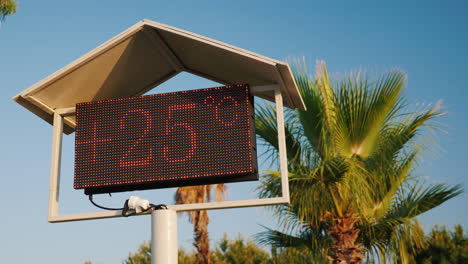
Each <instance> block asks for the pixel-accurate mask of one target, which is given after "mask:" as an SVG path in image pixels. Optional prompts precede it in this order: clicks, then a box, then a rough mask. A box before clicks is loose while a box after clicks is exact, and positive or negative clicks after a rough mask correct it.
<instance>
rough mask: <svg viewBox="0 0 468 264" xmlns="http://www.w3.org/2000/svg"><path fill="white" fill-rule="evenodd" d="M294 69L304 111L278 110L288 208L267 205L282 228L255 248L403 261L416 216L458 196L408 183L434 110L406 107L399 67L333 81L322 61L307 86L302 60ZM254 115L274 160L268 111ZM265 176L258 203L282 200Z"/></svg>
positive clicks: (414, 239) (413, 238)
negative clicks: (375, 75)
mask: <svg viewBox="0 0 468 264" xmlns="http://www.w3.org/2000/svg"><path fill="white" fill-rule="evenodd" d="M293 72H294V76H295V79H296V82H297V84H298V86H299V89H300V91H301V94H302V97H303V99H304V102H305V105H306V107H307V110H306V111H302V110H297V111H293V110H286V113H285V116H286V127H285V132H286V145H287V153H288V154H287V156H288V167H289V172H290V174H289V183H290V190H291V204H290V205H283V206H277V207H275V214H277V216H278V217H279V219H280V220H281V221H280V224H281V225H282V226H283V228H284V230H283V231H278V230H274V229H267V231H266V232H263V233H261V234H259V240H260V242H263V243H267V244H270V245H272V246H273V247H294V248H298V249H301V250H304V249H306V250H307V252H309V254H310V255H311V258H312V257H314V258H320V257H322V258H323V257H324V256H327V255H328V259H329V260H330V262H331V263H362V261H363V259H364V258H365V256H373V259H378V260H380V262H383V263H384V262H385V261H386V260H389V259H393V260H399V262H398V263H408V262H409V260H410V258H411V255H412V253H414V252H411V251H412V248H411V247H408V246H407V245H416V246H418V247H419V246H422V244H423V241H424V239H423V232H422V231H421V229H420V227H419V224H418V221H417V219H416V217H417V216H418V215H420V214H422V213H424V212H426V211H428V210H430V209H432V208H434V207H436V206H438V205H440V204H441V203H443V202H445V201H446V200H448V199H450V198H452V197H454V196H456V195H458V194H460V193H461V192H462V190H461V186H459V185H456V186H453V187H450V186H447V185H445V184H432V185H429V184H426V183H424V182H423V181H421V180H420V179H418V178H417V177H415V168H416V165H417V162H418V160H419V159H420V158H421V154H423V152H424V150H427V148H429V147H430V146H431V141H432V140H431V135H432V133H433V132H434V128H437V126H436V125H435V124H434V122H433V119H434V118H436V117H438V116H440V115H441V114H442V113H441V112H440V110H439V109H440V107H439V104H436V105H435V106H433V107H431V108H428V109H416V111H408V110H409V109H410V108H411V107H412V105H409V104H406V103H405V101H404V99H403V98H402V92H403V89H404V87H405V84H406V74H405V73H403V72H402V71H400V70H397V69H394V70H391V71H389V72H388V73H386V74H384V75H382V76H380V77H378V78H376V79H373V78H370V77H369V76H368V75H366V74H363V73H361V72H357V73H354V74H350V75H349V76H347V77H345V78H343V79H342V80H340V81H336V82H331V81H330V79H329V76H328V73H327V69H326V66H325V63H324V62H319V63H318V64H317V68H316V77H315V80H314V79H313V78H312V77H310V76H311V75H310V74H309V73H308V71H307V67H306V64H305V62H304V61H298V62H296V63H295V67H294V69H293ZM256 112H257V116H256V125H255V126H256V133H257V135H258V136H259V138H260V139H261V140H262V141H263V143H264V144H265V145H266V146H267V147H268V149H267V151H266V153H267V154H272V155H273V154H275V155H276V153H277V151H278V143H277V139H276V135H277V126H276V123H275V116H276V113H275V109H274V108H273V107H272V106H271V105H264V106H258V107H257V110H256ZM264 178H265V179H266V180H264V181H263V182H262V185H261V187H260V196H261V197H272V196H278V195H279V194H281V188H280V180H279V172H276V171H269V172H268V174H267V175H266V177H264ZM395 263H396V262H395Z"/></svg>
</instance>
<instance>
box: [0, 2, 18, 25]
mask: <svg viewBox="0 0 468 264" xmlns="http://www.w3.org/2000/svg"><path fill="white" fill-rule="evenodd" d="M17 8H18V4H17V3H16V1H13V0H0V22H2V21H3V20H5V18H6V17H7V16H9V15H13V14H15V13H16V9H17Z"/></svg>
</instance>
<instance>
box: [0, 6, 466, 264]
mask: <svg viewBox="0 0 468 264" xmlns="http://www.w3.org/2000/svg"><path fill="white" fill-rule="evenodd" d="M409 2H410V1H386V2H385V3H378V1H359V4H357V3H356V2H355V1H271V0H270V1H216V2H214V1H155V0H154V1H144V0H141V1H115V0H114V1H110V0H102V1H90V0H83V1H47V0H46V1H28V0H23V1H20V8H19V10H18V14H17V15H15V16H12V17H9V18H8V19H7V21H6V23H5V24H3V25H2V27H1V28H0V91H1V94H0V120H1V121H2V124H1V130H0V131H1V132H0V133H1V137H0V146H1V149H0V168H1V170H0V177H1V179H2V181H1V182H2V184H0V201H2V205H3V208H2V213H1V218H0V219H1V220H0V255H1V258H2V261H1V262H4V263H49V264H55V263H57V264H58V263H71V264H74V263H83V262H84V261H85V260H88V259H89V260H92V261H93V263H120V262H121V261H122V260H123V259H124V258H125V257H126V256H127V254H128V252H129V251H130V250H134V249H136V248H137V246H138V244H139V243H141V242H142V241H143V240H147V239H149V236H150V218H149V217H148V216H139V217H131V218H125V219H107V220H95V221H86V222H75V223H61V224H48V223H47V203H48V202H47V201H48V177H49V157H50V143H51V126H50V125H49V124H47V123H46V122H44V121H42V120H41V119H39V118H37V117H36V116H34V115H33V114H31V113H30V112H29V111H27V110H25V109H24V108H22V107H21V106H19V105H18V104H16V103H15V102H13V101H12V100H11V98H12V97H13V96H14V95H16V94H17V93H19V92H21V91H23V90H24V89H26V88H27V87H29V86H30V85H32V84H34V83H36V82H37V81H39V80H41V79H43V78H44V77H46V76H48V75H49V74H51V73H53V72H54V71H56V70H57V69H59V68H61V67H63V66H64V65H66V64H68V63H69V62H71V61H72V60H74V59H76V58H78V57H79V56H81V55H83V54H84V53H86V52H87V51H89V50H91V49H93V48H94V47H96V46H98V45H99V44H101V43H103V42H104V41H106V40H108V39H109V38H111V37H113V36H114V35H116V34H118V33H120V32H121V31H123V30H125V29H126V28H128V27H130V26H131V25H133V24H134V23H136V22H137V21H139V20H141V19H143V18H147V19H151V20H154V21H157V22H161V23H164V24H168V25H171V26H175V27H178V28H181V29H184V30H188V31H192V32H195V33H197V34H200V35H204V36H207V37H210V38H213V39H216V40H220V41H223V42H226V43H229V44H231V45H235V46H238V47H241V48H243V49H247V50H250V51H253V52H257V53H259V54H262V55H264V56H268V57H272V58H274V59H279V60H284V59H286V58H290V57H293V58H294V57H300V56H305V58H306V60H307V62H308V64H309V66H310V67H311V68H312V67H313V66H314V62H315V60H316V59H323V60H325V61H326V62H327V65H328V69H329V71H330V72H332V73H345V72H349V71H352V70H356V69H359V68H362V69H370V70H376V71H384V70H385V69H390V68H393V67H398V68H401V69H403V70H404V71H406V72H407V73H408V87H407V90H406V96H407V98H408V99H409V100H410V101H412V102H418V103H425V104H429V103H435V102H436V101H438V100H442V102H443V105H444V106H445V109H446V112H447V115H446V116H444V117H442V118H440V120H439V121H440V122H441V123H443V125H444V126H445V130H446V131H447V133H446V134H440V135H439V138H438V143H439V145H440V146H441V149H437V150H435V151H433V152H432V154H431V155H428V156H427V158H426V159H425V160H424V161H423V162H422V163H421V169H420V171H419V173H418V174H419V175H420V176H423V177H427V179H428V180H427V181H428V182H441V181H443V182H447V183H450V184H456V183H463V184H465V183H466V174H467V173H466V171H467V170H468V164H467V162H466V156H465V155H467V151H466V149H468V143H467V142H468V141H467V140H466V139H465V137H466V135H467V134H468V119H467V118H466V114H467V113H468V106H467V105H466V101H467V99H468V94H467V83H468V74H467V73H466V69H468V52H467V51H466V47H468V16H466V12H467V11H468V3H467V2H466V1H464V0H459V1H451V0H449V1H411V2H410V3H409ZM213 85H215V84H214V83H212V82H209V81H205V80H202V79H200V78H193V77H191V76H188V75H182V76H178V77H177V78H176V79H175V80H171V81H169V82H168V83H166V84H164V85H163V86H164V87H162V89H160V91H162V92H165V91H171V90H173V89H179V90H180V89H196V88H205V87H210V86H213ZM72 153H73V137H69V136H67V137H65V140H64V160H63V169H62V171H63V175H64V176H63V177H64V178H63V180H62V184H61V187H62V192H61V199H62V202H61V209H60V213H62V214H63V213H72V212H87V211H91V210H95V209H94V208H93V207H92V206H91V205H89V202H88V201H87V198H86V197H85V196H84V195H83V194H82V192H81V191H75V190H73V188H72V175H73V156H72ZM262 168H264V169H268V167H267V166H265V165H262ZM254 187H255V184H254V183H249V184H246V183H242V184H233V185H231V186H230V191H229V195H230V196H229V197H230V199H245V198H251V197H255V195H254V193H253V192H252V189H253V188H254ZM139 195H140V196H142V197H144V198H147V199H150V200H151V201H152V202H154V203H159V202H166V203H170V202H171V201H172V199H173V198H172V197H173V190H163V191H149V192H141V193H139ZM127 196H128V194H121V195H115V196H113V197H112V198H108V197H104V196H101V197H99V198H98V199H99V201H100V202H101V203H104V204H106V205H109V206H119V205H121V203H122V201H123V200H124V199H126V198H127ZM467 198H468V195H467V194H463V195H461V196H460V197H458V198H455V199H453V200H451V201H449V202H447V203H446V204H444V205H443V206H441V207H439V208H437V209H436V210H434V211H432V212H430V213H428V214H426V215H424V216H423V217H422V218H421V221H422V222H423V223H424V224H425V226H426V227H430V226H431V225H433V224H435V223H438V224H442V223H445V224H447V225H453V224H456V223H459V224H463V225H464V226H465V227H466V225H467V219H468V213H467V211H468V210H466V205H465V206H464V204H465V203H464V201H465V200H466V199H467ZM210 215H211V224H210V232H211V237H212V238H213V239H214V240H217V239H219V238H220V237H221V236H222V233H223V232H226V233H228V234H229V235H230V236H235V235H237V233H243V234H245V236H251V235H253V234H255V233H257V232H260V231H261V230H262V227H261V225H267V226H273V225H274V224H275V223H274V220H272V219H271V217H270V214H269V213H268V211H267V210H265V209H262V208H251V209H235V210H221V211H212V212H210ZM191 238H192V233H191V226H190V225H189V223H188V221H187V220H186V217H183V216H182V217H180V218H179V244H180V245H182V246H183V247H185V248H190V244H191Z"/></svg>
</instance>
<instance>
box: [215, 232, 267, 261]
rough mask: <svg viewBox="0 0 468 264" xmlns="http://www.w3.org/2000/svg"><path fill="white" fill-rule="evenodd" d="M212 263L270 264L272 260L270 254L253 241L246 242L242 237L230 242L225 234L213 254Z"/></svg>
mask: <svg viewBox="0 0 468 264" xmlns="http://www.w3.org/2000/svg"><path fill="white" fill-rule="evenodd" d="M212 262H213V263H216V264H268V263H271V260H270V256H269V255H268V253H267V252H266V251H265V250H263V249H261V248H259V247H258V246H257V245H256V244H255V243H254V242H253V241H251V240H247V241H245V240H244V239H243V238H242V237H241V236H238V237H237V238H236V239H233V240H229V239H228V238H227V235H226V234H225V235H224V237H223V238H222V239H221V241H219V242H218V245H217V247H216V250H215V251H214V252H213V254H212Z"/></svg>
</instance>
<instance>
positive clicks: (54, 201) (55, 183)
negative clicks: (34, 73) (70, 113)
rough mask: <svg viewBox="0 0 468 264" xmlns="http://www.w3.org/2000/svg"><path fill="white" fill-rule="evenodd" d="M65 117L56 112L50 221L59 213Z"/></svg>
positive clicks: (51, 168)
mask: <svg viewBox="0 0 468 264" xmlns="http://www.w3.org/2000/svg"><path fill="white" fill-rule="evenodd" d="M62 133H63V117H62V116H60V115H59V114H58V113H54V128H53V133H52V153H51V161H50V181H49V221H50V220H51V218H53V217H55V216H57V215H58V204H59V188H60V163H61V156H62Z"/></svg>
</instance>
